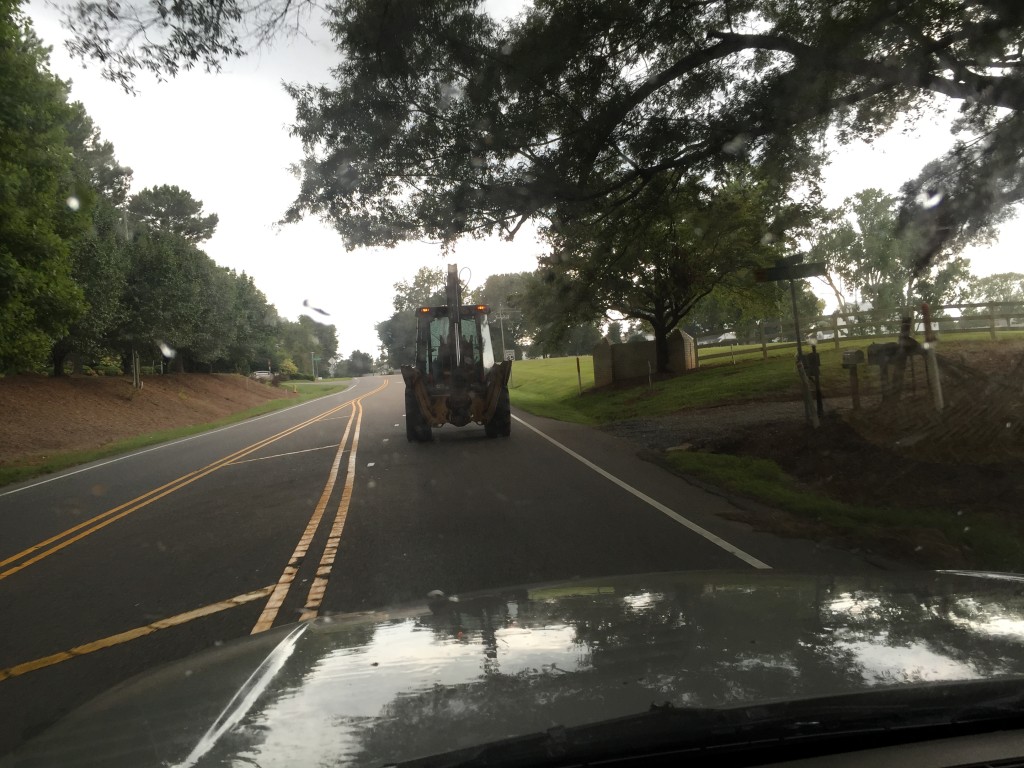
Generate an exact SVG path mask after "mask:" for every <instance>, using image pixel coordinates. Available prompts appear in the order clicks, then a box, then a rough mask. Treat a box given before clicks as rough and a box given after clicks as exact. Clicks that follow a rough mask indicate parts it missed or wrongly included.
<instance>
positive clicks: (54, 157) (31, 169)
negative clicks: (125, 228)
mask: <svg viewBox="0 0 1024 768" xmlns="http://www.w3.org/2000/svg"><path fill="white" fill-rule="evenodd" d="M47 64H48V58H47V50H46V49H45V48H44V47H43V46H42V44H41V43H40V42H39V40H38V38H37V37H36V35H35V33H34V32H33V30H32V27H31V26H30V24H29V23H28V21H27V20H26V19H25V17H24V16H23V15H22V14H21V12H20V11H19V10H18V6H17V3H13V2H10V0H0V82H2V83H3V84H4V85H3V89H2V92H0V370H8V369H19V368H29V367H35V366H36V365H38V364H40V363H41V362H42V361H44V360H46V358H47V356H48V354H49V352H50V348H51V346H52V345H53V343H54V341H55V340H57V339H59V338H61V337H62V336H65V335H66V334H67V332H68V328H69V327H70V325H71V323H73V322H74V321H75V320H76V319H77V318H78V317H80V316H81V314H82V311H83V309H84V302H83V297H82V291H81V289H80V288H79V286H78V285H77V284H76V283H75V280H74V277H73V274H72V273H73V264H72V261H71V258H70V252H69V243H70V241H72V240H73V239H74V238H75V237H77V236H78V235H80V234H81V233H82V232H84V230H85V228H86V227H87V226H88V222H89V216H88V214H89V211H88V210H87V209H86V208H83V206H82V205H81V203H80V201H79V199H78V196H77V193H78V192H79V191H81V192H83V194H84V191H85V190H79V189H78V188H77V187H76V185H75V177H74V174H73V173H72V163H73V160H72V154H71V150H70V149H69V148H68V146H67V133H66V125H67V122H68V119H69V116H70V110H69V107H68V104H67V88H66V86H65V84H64V83H62V82H61V81H60V80H58V79H57V78H56V77H54V76H53V75H52V74H51V73H50V72H49V71H48V69H47ZM85 202H86V203H88V200H86V201H85Z"/></svg>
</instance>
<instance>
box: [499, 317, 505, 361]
mask: <svg viewBox="0 0 1024 768" xmlns="http://www.w3.org/2000/svg"><path fill="white" fill-rule="evenodd" d="M498 325H500V326H501V359H502V360H504V359H505V310H504V309H502V308H501V304H499V305H498Z"/></svg>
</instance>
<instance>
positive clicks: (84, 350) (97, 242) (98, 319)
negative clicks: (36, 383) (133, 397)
mask: <svg viewBox="0 0 1024 768" xmlns="http://www.w3.org/2000/svg"><path fill="white" fill-rule="evenodd" d="M121 217H122V212H121V211H119V210H118V209H116V208H115V207H114V206H113V205H112V204H111V203H110V201H109V200H108V199H107V198H105V197H101V198H100V199H99V200H98V201H97V203H96V205H95V208H94V209H93V213H92V220H93V226H92V230H91V231H90V232H88V233H87V234H85V235H83V236H82V237H80V238H78V239H77V240H75V241H74V243H73V244H72V246H71V249H70V256H71V262H72V272H71V275H72V278H73V279H74V281H75V283H76V284H77V285H78V287H79V289H80V290H81V291H82V298H83V300H84V304H85V309H84V311H83V312H82V314H81V316H79V317H78V318H77V319H76V320H75V321H74V322H73V323H71V324H70V325H69V326H68V329H67V333H66V335H64V336H62V337H60V338H58V339H56V340H55V341H54V343H53V346H52V349H51V353H50V356H51V361H52V364H53V374H54V375H55V376H61V375H63V373H64V362H65V359H66V358H67V356H68V355H69V354H72V353H75V354H78V355H85V356H89V357H93V358H95V357H99V356H101V355H104V354H108V353H109V352H110V351H111V350H114V349H116V348H117V343H116V335H117V331H118V328H119V327H120V326H121V325H122V324H123V323H124V321H125V317H126V311H127V310H126V307H125V290H126V288H127V284H128V271H129V265H130V261H131V253H130V248H131V245H130V243H129V242H128V239H127V238H126V237H125V234H124V228H123V226H122V219H121Z"/></svg>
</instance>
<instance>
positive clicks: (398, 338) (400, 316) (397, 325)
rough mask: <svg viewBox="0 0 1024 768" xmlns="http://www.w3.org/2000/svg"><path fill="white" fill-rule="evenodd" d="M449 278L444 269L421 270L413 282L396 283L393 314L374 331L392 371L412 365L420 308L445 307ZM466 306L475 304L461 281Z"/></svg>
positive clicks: (377, 325)
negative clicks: (417, 316)
mask: <svg viewBox="0 0 1024 768" xmlns="http://www.w3.org/2000/svg"><path fill="white" fill-rule="evenodd" d="M447 281H448V277H447V273H446V272H445V271H444V270H441V269H438V268H434V267H420V268H419V270H417V272H416V274H415V275H414V276H413V278H412V280H411V281H409V280H400V281H399V282H397V283H395V284H394V286H393V287H394V289H395V296H394V299H393V302H392V303H393V305H394V307H395V311H394V313H393V314H392V315H391V317H389V318H388V319H387V320H382V321H380V322H379V323H377V324H376V325H375V326H374V328H375V330H376V331H377V338H378V339H380V350H381V356H382V359H383V360H384V361H385V362H386V363H387V364H388V365H390V366H391V367H392V368H398V367H399V366H401V365H404V364H406V363H412V361H413V358H414V357H415V354H416V318H415V314H414V313H415V311H416V308H417V307H436V306H440V305H442V304H444V303H445V302H446V301H447V299H446V297H445V286H446V285H447ZM460 285H461V286H462V301H463V303H466V302H472V301H473V297H472V291H470V289H469V286H468V285H467V284H466V282H465V281H463V280H462V279H461V278H460Z"/></svg>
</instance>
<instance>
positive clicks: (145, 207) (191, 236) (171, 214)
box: [128, 184, 218, 245]
mask: <svg viewBox="0 0 1024 768" xmlns="http://www.w3.org/2000/svg"><path fill="white" fill-rule="evenodd" d="M128 211H129V213H131V214H132V217H133V219H134V221H136V222H138V223H139V224H141V225H143V226H144V227H147V228H149V229H152V230H157V231H160V232H170V233H173V234H175V235H177V236H178V237H180V238H182V239H183V240H185V241H186V242H188V243H191V244H192V245H195V244H197V243H201V242H203V241H204V240H209V239H210V238H211V237H213V232H214V230H215V229H216V228H217V222H218V217H217V214H215V213H211V214H209V215H208V216H204V215H203V204H202V202H201V201H199V200H196V199H194V198H193V197H192V195H191V194H190V193H189V192H188V191H186V190H184V189H179V188H178V187H176V186H168V185H166V184H164V185H161V186H158V187H152V188H151V189H144V190H142V191H141V192H139V193H138V194H137V195H134V196H133V197H132V199H131V201H130V202H129V203H128Z"/></svg>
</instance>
